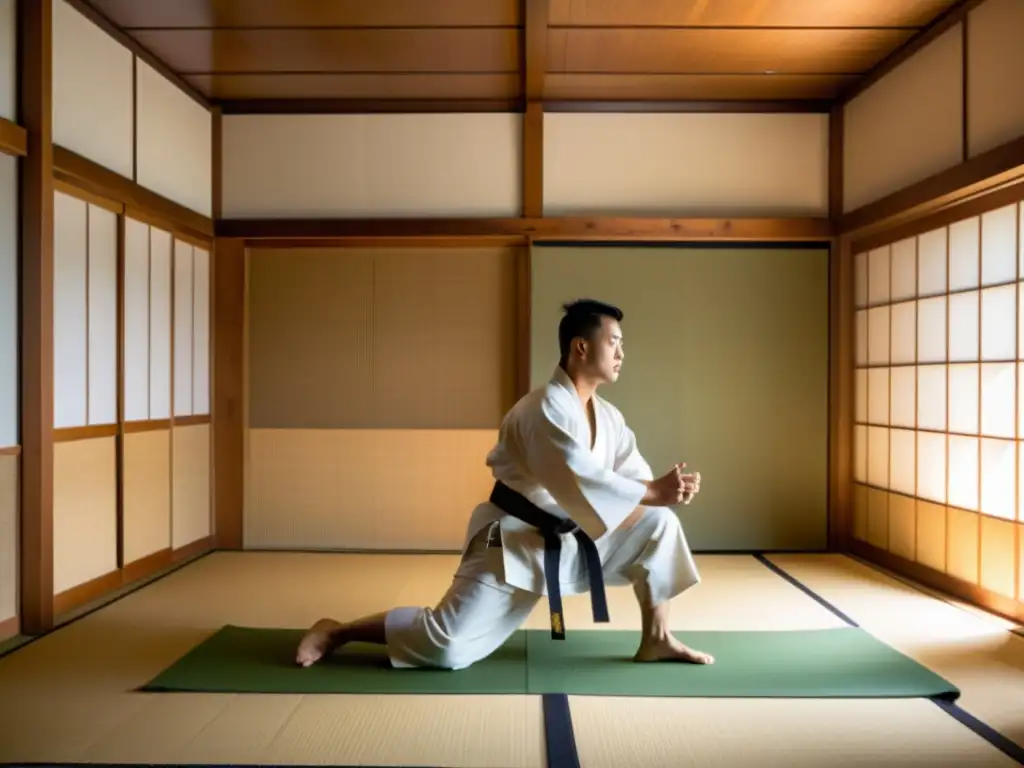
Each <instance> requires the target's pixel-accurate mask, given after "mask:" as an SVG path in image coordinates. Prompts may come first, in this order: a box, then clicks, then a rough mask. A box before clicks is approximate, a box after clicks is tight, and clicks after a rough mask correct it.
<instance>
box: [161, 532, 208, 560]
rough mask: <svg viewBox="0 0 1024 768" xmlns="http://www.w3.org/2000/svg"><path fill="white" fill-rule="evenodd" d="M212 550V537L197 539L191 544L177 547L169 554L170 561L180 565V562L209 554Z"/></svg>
mask: <svg viewBox="0 0 1024 768" xmlns="http://www.w3.org/2000/svg"><path fill="white" fill-rule="evenodd" d="M213 548H214V537H213V536H206V537H205V538H202V539H197V540H196V541H193V542H192V543H191V544H186V545H185V546H183V547H178V548H177V549H175V550H174V551H173V552H171V561H172V562H175V563H180V562H181V561H182V560H191V559H192V558H193V557H197V556H199V555H201V554H203V553H205V552H209V551H211V550H212V549H213Z"/></svg>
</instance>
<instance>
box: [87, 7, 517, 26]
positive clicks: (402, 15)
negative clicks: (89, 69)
mask: <svg viewBox="0 0 1024 768" xmlns="http://www.w3.org/2000/svg"><path fill="white" fill-rule="evenodd" d="M91 2H92V3H93V4H94V5H95V6H96V7H97V8H98V9H100V10H101V11H102V12H103V13H104V14H106V15H107V16H108V17H109V18H110V19H112V20H113V21H114V22H115V23H116V24H117V25H118V26H120V27H121V28H123V29H128V30H132V29H175V28H177V29H183V28H210V27H460V26H469V27H481V26H509V27H511V26H516V25H517V24H518V23H519V0H443V2H429V0H374V1H373V2H367V0H91Z"/></svg>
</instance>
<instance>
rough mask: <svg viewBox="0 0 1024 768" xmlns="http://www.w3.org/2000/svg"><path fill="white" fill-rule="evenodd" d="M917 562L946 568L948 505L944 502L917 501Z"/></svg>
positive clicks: (937, 567) (940, 568)
mask: <svg viewBox="0 0 1024 768" xmlns="http://www.w3.org/2000/svg"><path fill="white" fill-rule="evenodd" d="M917 562H919V563H921V565H927V566H928V567H929V568H933V569H935V570H936V571H945V570H946V507H945V506H943V505H942V504H935V503H933V502H930V501H923V500H920V499H919V500H918V502H917Z"/></svg>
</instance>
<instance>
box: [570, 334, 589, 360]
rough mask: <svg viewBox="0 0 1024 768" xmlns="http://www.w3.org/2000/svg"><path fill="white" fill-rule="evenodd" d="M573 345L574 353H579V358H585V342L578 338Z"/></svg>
mask: <svg viewBox="0 0 1024 768" xmlns="http://www.w3.org/2000/svg"><path fill="white" fill-rule="evenodd" d="M573 343H574V344H575V345H576V351H577V352H578V353H579V355H580V357H584V358H585V357H586V356H587V340H586V339H579V338H578V339H575V340H574V342H573Z"/></svg>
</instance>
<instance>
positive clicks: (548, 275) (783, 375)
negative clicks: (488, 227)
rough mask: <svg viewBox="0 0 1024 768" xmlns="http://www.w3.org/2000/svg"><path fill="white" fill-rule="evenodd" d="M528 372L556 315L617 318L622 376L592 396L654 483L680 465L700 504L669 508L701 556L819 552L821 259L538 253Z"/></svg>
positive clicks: (803, 252)
mask: <svg viewBox="0 0 1024 768" xmlns="http://www.w3.org/2000/svg"><path fill="white" fill-rule="evenodd" d="M532 265H533V266H532V269H533V272H532V278H531V282H532V307H531V323H532V325H531V375H532V379H533V383H534V385H539V384H541V383H543V382H545V381H547V380H548V379H549V378H550V376H551V374H552V372H553V371H554V368H555V366H556V365H557V362H558V335H557V329H558V322H559V320H560V318H561V315H562V312H561V305H562V304H563V303H564V302H566V301H570V300H573V299H576V298H580V297H581V296H586V297H592V298H597V299H602V300H605V301H610V302H612V303H614V304H617V305H619V306H620V307H621V308H622V309H623V311H624V312H625V318H624V320H623V331H624V335H625V340H626V341H625V349H626V357H625V367H624V368H623V371H622V377H621V379H620V380H619V381H618V382H617V383H615V384H614V385H611V386H609V387H607V388H605V389H602V394H604V395H605V396H606V397H607V398H608V399H609V400H610V401H611V402H612V403H614V404H615V405H616V406H617V407H618V408H619V409H620V410H621V411H622V413H623V415H624V416H625V418H626V421H627V423H628V424H629V425H630V427H631V428H632V429H633V430H634V431H635V432H636V434H637V439H638V441H639V445H640V450H641V452H642V453H643V454H644V456H645V458H646V459H647V460H648V463H650V464H651V466H652V469H653V470H654V472H655V473H656V475H661V474H663V473H664V472H666V471H668V470H669V469H670V468H671V466H672V465H673V464H674V463H676V462H680V461H685V462H687V463H688V464H689V466H690V468H692V469H694V470H697V471H700V472H701V473H702V476H703V485H702V486H701V496H700V498H699V499H698V500H697V501H696V502H695V503H694V504H692V505H690V506H687V507H679V509H678V514H679V515H680V517H681V519H682V521H683V524H684V526H685V527H686V530H687V535H688V536H689V538H690V541H691V543H692V544H693V545H694V546H695V547H697V548H700V549H705V550H706V549H738V550H749V549H784V548H799V549H813V548H817V547H822V546H824V545H825V535H826V519H827V518H826V486H827V475H826V454H827V444H828V418H827V417H828V407H827V403H828V252H827V250H811V249H792V250H790V249H781V248H780V249H760V248H757V249H755V248H749V249H726V248H700V247H693V248H678V247H647V248H644V247H636V246H623V247H618V248H615V247H578V248H577V247H538V248H534V249H533V255H532Z"/></svg>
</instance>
